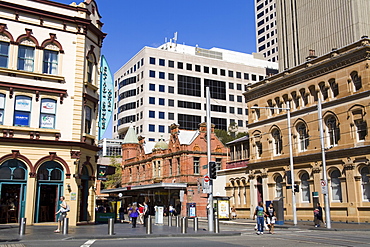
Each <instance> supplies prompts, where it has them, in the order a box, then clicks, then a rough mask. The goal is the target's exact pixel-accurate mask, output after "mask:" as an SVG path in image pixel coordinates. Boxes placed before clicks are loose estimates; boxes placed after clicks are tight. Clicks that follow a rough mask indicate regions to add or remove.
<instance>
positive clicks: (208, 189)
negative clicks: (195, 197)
mask: <svg viewBox="0 0 370 247" xmlns="http://www.w3.org/2000/svg"><path fill="white" fill-rule="evenodd" d="M206 177H208V176H204V179H203V184H202V187H203V193H207V194H209V193H211V187H210V186H209V177H208V181H206Z"/></svg>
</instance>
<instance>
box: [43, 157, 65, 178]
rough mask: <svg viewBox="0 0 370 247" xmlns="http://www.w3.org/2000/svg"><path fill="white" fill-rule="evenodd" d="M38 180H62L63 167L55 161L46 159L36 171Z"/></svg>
mask: <svg viewBox="0 0 370 247" xmlns="http://www.w3.org/2000/svg"><path fill="white" fill-rule="evenodd" d="M37 179H38V180H39V181H61V180H63V167H62V166H61V165H60V164H58V163H57V162H55V161H46V162H45V163H43V164H42V165H41V166H40V168H39V169H38V171H37Z"/></svg>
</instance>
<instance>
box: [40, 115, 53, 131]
mask: <svg viewBox="0 0 370 247" xmlns="http://www.w3.org/2000/svg"><path fill="white" fill-rule="evenodd" d="M54 118H55V116H54V115H49V114H40V128H48V129H54V120H55V119H54Z"/></svg>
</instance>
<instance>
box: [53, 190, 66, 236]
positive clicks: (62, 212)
mask: <svg viewBox="0 0 370 247" xmlns="http://www.w3.org/2000/svg"><path fill="white" fill-rule="evenodd" d="M59 200H60V201H61V203H60V204H59V206H60V208H59V210H58V211H57V212H56V213H55V214H59V217H58V228H57V229H56V230H55V231H54V232H56V233H58V232H60V229H61V228H62V222H63V220H64V219H65V218H66V217H67V212H69V206H68V205H67V203H66V201H65V197H64V196H61V197H60V198H59Z"/></svg>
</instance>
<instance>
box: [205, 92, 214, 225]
mask: <svg viewBox="0 0 370 247" xmlns="http://www.w3.org/2000/svg"><path fill="white" fill-rule="evenodd" d="M210 98H211V95H210V92H209V87H206V100H207V104H206V108H207V113H206V116H207V161H208V164H207V165H208V176H209V177H210V175H211V166H210V162H211V100H210ZM213 217H214V213H213V179H210V180H209V192H208V231H210V232H213V231H214V225H213Z"/></svg>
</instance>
